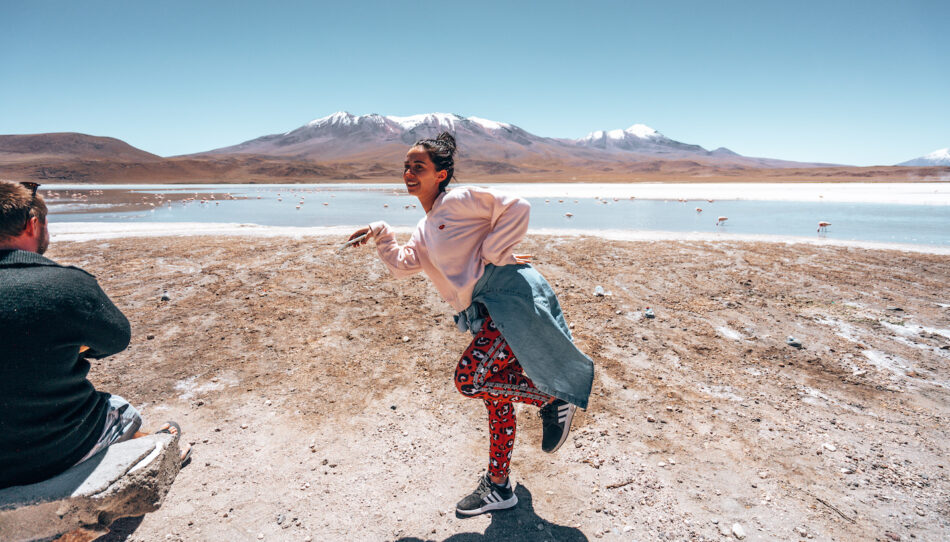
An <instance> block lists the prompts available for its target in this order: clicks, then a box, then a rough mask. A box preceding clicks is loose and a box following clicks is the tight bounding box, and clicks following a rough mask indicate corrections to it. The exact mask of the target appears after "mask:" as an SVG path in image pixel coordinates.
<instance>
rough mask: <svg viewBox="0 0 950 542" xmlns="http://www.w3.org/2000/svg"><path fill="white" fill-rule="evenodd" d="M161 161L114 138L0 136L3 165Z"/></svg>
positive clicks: (81, 135)
mask: <svg viewBox="0 0 950 542" xmlns="http://www.w3.org/2000/svg"><path fill="white" fill-rule="evenodd" d="M76 159H80V160H119V161H134V162H158V161H161V160H162V157H161V156H157V155H154V154H152V153H149V152H145V151H143V150H141V149H137V148H135V147H133V146H132V145H129V144H128V143H126V142H125V141H122V140H119V139H115V138H113V137H99V136H91V135H86V134H77V133H72V132H62V133H52V134H23V135H0V163H22V162H38V161H44V162H57V161H67V160H76Z"/></svg>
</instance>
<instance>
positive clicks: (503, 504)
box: [455, 473, 518, 516]
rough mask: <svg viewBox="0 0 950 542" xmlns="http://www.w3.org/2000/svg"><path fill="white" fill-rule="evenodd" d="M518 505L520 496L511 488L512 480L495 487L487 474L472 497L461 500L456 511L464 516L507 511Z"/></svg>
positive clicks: (479, 482)
mask: <svg viewBox="0 0 950 542" xmlns="http://www.w3.org/2000/svg"><path fill="white" fill-rule="evenodd" d="M516 504H518V496H517V495H515V492H514V489H513V488H512V487H511V478H509V479H508V481H506V482H505V485H504V486H499V485H495V484H493V483H492V481H491V480H490V479H489V478H488V474H487V473H486V474H485V475H484V476H482V477H481V479H480V480H479V481H478V487H477V488H475V491H474V492H472V494H471V495H469V496H468V497H465V498H464V499H462V500H460V501H459V503H458V504H457V505H456V506H455V511H456V512H458V513H459V514H462V515H463V516H474V515H477V514H484V513H485V512H491V511H492V510H505V509H507V508H512V507H514V506H515V505H516Z"/></svg>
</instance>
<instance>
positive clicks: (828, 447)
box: [821, 442, 838, 452]
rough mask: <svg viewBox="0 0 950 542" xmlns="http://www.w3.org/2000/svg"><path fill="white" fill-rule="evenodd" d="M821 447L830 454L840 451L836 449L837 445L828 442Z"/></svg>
mask: <svg viewBox="0 0 950 542" xmlns="http://www.w3.org/2000/svg"><path fill="white" fill-rule="evenodd" d="M821 446H822V448H824V449H826V450H828V451H829V452H834V451H835V450H837V449H838V448H835V445H834V444H831V443H830V442H826V443H824V444H822V445H821Z"/></svg>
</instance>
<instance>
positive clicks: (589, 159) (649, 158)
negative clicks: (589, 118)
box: [0, 111, 950, 182]
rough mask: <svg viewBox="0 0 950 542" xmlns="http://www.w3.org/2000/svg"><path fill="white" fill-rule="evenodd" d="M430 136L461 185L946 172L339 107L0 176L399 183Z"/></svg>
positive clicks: (77, 154)
mask: <svg viewBox="0 0 950 542" xmlns="http://www.w3.org/2000/svg"><path fill="white" fill-rule="evenodd" d="M441 131H448V132H450V133H453V134H454V135H455V136H456V139H457V141H458V143H459V156H458V162H457V163H458V165H457V168H456V171H457V173H458V175H459V176H460V177H461V179H462V180H463V181H470V180H494V181H526V182H531V181H575V180H576V181H597V182H611V181H628V182H629V181H660V180H686V181H689V180H703V181H712V180H869V179H878V178H880V179H882V180H914V179H916V178H926V177H930V176H933V175H937V176H947V175H948V174H950V167H941V166H944V165H948V166H950V164H943V163H939V162H938V163H934V164H930V163H920V164H917V163H910V162H907V163H905V164H902V165H907V166H914V167H911V168H889V167H886V166H881V167H875V168H855V167H849V166H836V165H832V164H819V163H801V162H789V161H784V160H776V159H770V158H754V157H746V156H741V155H739V154H737V153H735V152H733V151H731V150H729V149H726V148H722V147H720V148H717V149H715V150H712V151H709V150H706V149H705V148H703V147H701V146H699V145H695V144H690V143H685V142H681V141H676V140H674V139H671V138H668V137H666V136H665V135H663V134H661V133H660V132H658V131H656V130H654V129H653V128H650V127H649V126H645V125H643V124H634V125H632V126H630V127H629V128H627V129H613V130H597V131H593V132H591V133H589V134H588V135H587V136H585V137H582V138H579V139H561V138H549V137H542V136H538V135H535V134H532V133H530V132H528V131H526V130H524V129H522V128H519V127H518V126H515V125H513V124H508V123H504V122H497V121H492V120H488V119H484V118H480V117H474V116H473V117H462V116H460V115H454V114H446V113H429V114H422V115H413V116H408V117H399V116H384V115H378V114H370V115H352V114H350V113H347V112H345V111H341V112H338V113H334V114H332V115H328V116H326V117H323V118H319V119H316V120H313V121H311V122H308V123H307V124H304V125H303V126H300V127H298V128H296V129H293V130H290V131H288V132H284V133H280V134H271V135H265V136H262V137H258V138H255V139H251V140H249V141H245V142H243V143H239V144H236V145H232V146H228V147H222V148H217V149H212V150H208V151H203V152H198V153H194V154H188V155H181V156H173V157H166V158H163V157H160V156H156V155H154V154H151V153H148V152H145V151H143V150H140V149H136V148H135V147H132V146H131V145H128V144H127V143H125V142H123V141H120V140H118V139H114V138H109V137H97V136H90V135H85V134H75V133H52V134H32V135H0V176H3V177H6V178H16V179H23V180H25V179H33V180H39V181H40V182H43V181H72V182H320V181H331V180H370V181H380V180H384V179H385V180H398V179H399V177H400V175H401V168H402V161H403V158H404V157H405V152H406V149H407V148H408V147H409V146H410V145H412V144H413V143H414V142H415V141H417V140H419V139H422V138H425V137H434V136H435V135H436V134H438V133H439V132H441ZM939 152H941V151H938V153H939ZM943 152H944V153H946V150H944V151H943ZM932 154H935V153H932ZM928 156H931V155H928ZM923 158H927V157H923ZM937 158H938V159H939V157H937ZM912 162H913V161H912ZM934 168H937V169H934Z"/></svg>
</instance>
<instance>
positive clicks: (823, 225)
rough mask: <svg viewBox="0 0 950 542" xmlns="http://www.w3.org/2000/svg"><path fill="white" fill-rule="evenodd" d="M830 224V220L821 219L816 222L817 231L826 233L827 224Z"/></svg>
mask: <svg viewBox="0 0 950 542" xmlns="http://www.w3.org/2000/svg"><path fill="white" fill-rule="evenodd" d="M830 225H831V222H825V221H824V220H822V221H821V222H819V223H818V233H821V232H825V233H828V226H830Z"/></svg>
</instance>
